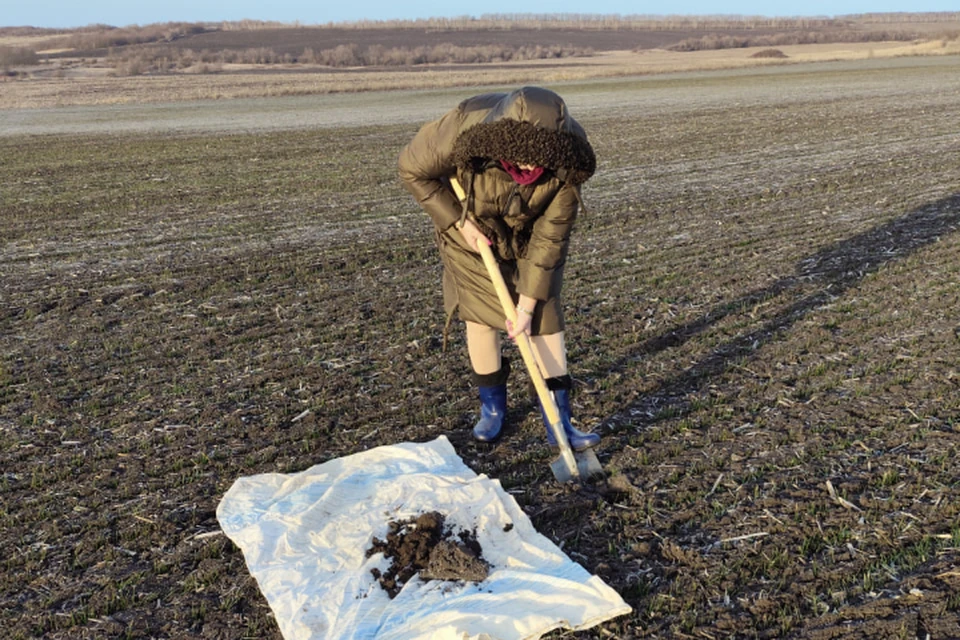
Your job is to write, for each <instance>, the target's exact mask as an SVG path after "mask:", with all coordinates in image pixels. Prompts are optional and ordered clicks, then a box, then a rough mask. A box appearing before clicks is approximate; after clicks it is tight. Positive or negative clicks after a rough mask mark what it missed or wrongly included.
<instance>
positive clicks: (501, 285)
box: [450, 178, 605, 482]
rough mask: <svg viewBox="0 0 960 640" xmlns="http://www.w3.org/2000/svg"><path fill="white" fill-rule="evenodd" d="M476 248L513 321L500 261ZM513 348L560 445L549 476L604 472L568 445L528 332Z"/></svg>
mask: <svg viewBox="0 0 960 640" xmlns="http://www.w3.org/2000/svg"><path fill="white" fill-rule="evenodd" d="M450 183H451V185H452V186H453V189H454V191H455V192H456V194H457V197H458V198H459V199H460V201H461V202H462V201H463V199H464V198H463V189H462V188H461V187H460V183H459V182H457V180H456V179H455V178H454V179H451V181H450ZM477 249H478V250H479V251H480V256H481V257H482V258H483V264H484V266H486V268H487V273H488V274H489V275H490V280H491V282H493V288H494V289H495V290H496V292H497V297H498V298H499V299H500V305H501V306H502V307H503V313H504V315H505V316H506V317H507V320H509V321H510V322H511V323H514V324H515V323H516V322H517V311H516V309H515V308H514V304H513V298H511V297H510V292H509V291H508V290H507V284H506V283H505V282H504V281H503V274H501V273H500V265H499V264H497V259H496V257H494V255H493V251H492V250H491V249H490V247H489V246H487V245H486V244H484V243H482V242H478V243H477ZM516 344H517V348H518V349H519V350H520V356H521V357H522V358H523V364H524V365H525V366H526V367H527V373H529V375H530V379H531V381H532V382H533V386H534V387H535V388H536V390H537V396H538V397H539V399H540V404H541V406H542V407H543V412H544V414H545V415H546V417H547V423H548V424H547V428H548V429H550V430H551V432H552V433H553V437H554V439H555V440H556V441H557V446H558V447H559V449H560V457H558V458H557V459H556V460H554V461H553V462H551V463H550V470H551V471H553V476H554V477H555V478H556V479H557V480H558V481H559V482H573V481H575V480H578V479H580V478H584V479H591V478H594V477H602V476H604V475H605V474H604V471H603V467H602V466H601V465H600V461H599V460H598V459H597V454H596V453H594V451H593V449H586V450H584V451H577V452H574V450H573V449H572V448H571V447H570V442H569V441H568V440H567V434H566V433H565V432H564V430H563V423H562V421H561V419H560V411H559V410H558V409H557V403H556V400H555V399H554V397H553V393H552V392H551V391H550V390H549V389H548V388H547V382H546V380H545V379H544V377H543V373H542V372H541V371H540V365H539V363H538V362H537V359H536V357H535V356H534V353H533V346H532V344H531V342H530V336H528V335H527V334H525V333H522V334H520V335H519V336H517V338H516Z"/></svg>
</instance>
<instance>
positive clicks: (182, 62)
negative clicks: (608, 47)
mask: <svg viewBox="0 0 960 640" xmlns="http://www.w3.org/2000/svg"><path fill="white" fill-rule="evenodd" d="M590 55H593V50H592V49H588V48H575V47H565V46H560V45H554V46H549V47H544V46H539V45H538V46H520V47H512V46H509V45H496V44H495V45H483V46H468V47H460V46H456V45H453V44H441V45H436V46H429V47H426V46H423V47H414V48H407V47H390V48H388V47H384V46H381V45H371V46H368V47H360V46H358V45H341V46H338V47H335V48H333V49H324V50H321V51H314V50H313V49H305V50H304V51H303V53H301V54H300V55H291V54H278V53H277V52H276V51H274V50H273V49H270V48H266V47H255V48H249V49H245V50H232V49H225V50H222V51H199V52H198V51H192V50H190V49H174V48H162V47H161V48H150V49H126V50H117V51H114V52H111V53H110V55H108V56H107V63H108V64H109V65H111V66H112V67H113V69H114V72H115V73H116V74H117V75H141V74H146V73H169V72H173V71H178V70H184V69H189V68H194V69H195V70H197V71H200V72H202V73H212V72H215V71H218V70H220V69H222V68H223V65H226V64H256V65H269V64H315V65H322V66H328V67H340V68H342V67H368V66H415V65H423V64H474V63H477V64H479V63H489V62H508V61H511V60H542V59H546V58H568V57H574V56H590Z"/></svg>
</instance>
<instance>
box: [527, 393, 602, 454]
mask: <svg viewBox="0 0 960 640" xmlns="http://www.w3.org/2000/svg"><path fill="white" fill-rule="evenodd" d="M571 382H572V381H571V380H570V376H563V377H560V378H548V379H547V388H548V389H550V390H551V391H552V392H553V398H554V401H555V402H556V403H557V410H558V411H559V412H560V422H561V424H562V425H563V432H564V433H565V434H567V441H568V442H569V443H570V448H571V449H573V450H574V451H586V450H587V449H591V448H593V447H595V446H597V445H598V444H600V436H599V435H597V434H595V433H585V432H583V431H580V430H579V429H577V428H576V427H574V426H573V422H572V421H571V420H572V418H571V415H572V414H571V410H570V387H571ZM540 414H541V415H542V416H543V424H544V426H546V429H547V444H549V445H550V446H551V447H555V446H557V439H556V438H554V437H553V430H552V429H551V428H550V426H549V422H548V420H547V412H546V411H544V409H543V405H542V404H541V405H540Z"/></svg>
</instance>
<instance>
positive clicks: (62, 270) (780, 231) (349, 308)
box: [0, 59, 960, 638]
mask: <svg viewBox="0 0 960 640" xmlns="http://www.w3.org/2000/svg"><path fill="white" fill-rule="evenodd" d="M956 72H957V61H956V60H955V59H952V60H951V59H943V60H937V61H926V60H920V59H918V60H915V61H913V62H911V61H899V62H897V63H883V62H872V63H868V64H867V63H865V64H864V66H862V67H857V66H856V65H853V64H843V65H836V66H831V65H818V66H811V67H808V68H806V69H803V68H793V69H792V70H789V71H787V70H785V71H784V72H782V73H777V72H776V71H770V70H764V71H760V72H756V73H746V72H739V73H728V72H724V73H717V74H709V73H707V74H690V75H683V74H681V75H677V76H672V77H669V78H661V79H646V80H636V81H624V82H619V83H603V82H595V83H585V84H582V85H563V86H561V87H559V88H560V89H561V92H562V93H564V94H565V95H569V96H570V101H571V105H572V109H573V110H574V112H575V113H577V114H578V115H579V114H582V115H581V119H582V120H583V122H584V124H585V125H586V126H587V128H588V131H589V132H590V133H591V135H592V140H593V142H594V144H595V146H596V149H597V152H598V156H599V158H600V167H599V171H598V174H597V176H596V177H595V178H594V180H592V181H591V182H590V183H589V184H588V186H587V188H586V189H585V199H586V201H587V204H588V211H587V212H586V213H584V214H583V216H582V217H581V220H580V224H579V227H578V230H577V232H576V234H575V239H574V247H573V251H572V254H571V255H572V257H571V261H570V264H569V266H568V273H569V281H568V284H567V287H566V289H565V295H566V305H567V309H568V314H569V318H568V319H569V322H570V328H569V345H570V359H571V361H572V363H573V367H574V368H573V374H574V376H575V378H576V380H577V383H578V384H577V394H576V396H575V407H576V415H577V416H578V418H579V419H580V420H581V422H582V424H583V425H585V426H586V427H588V428H593V429H599V430H600V431H601V432H602V433H603V434H604V443H603V445H602V446H601V449H600V452H601V456H602V458H603V460H604V463H605V466H606V467H607V468H608V469H610V470H611V471H612V472H613V474H614V475H613V477H612V478H611V480H610V483H609V486H604V487H593V488H588V489H586V490H584V491H576V490H574V489H571V488H569V487H560V486H557V485H556V484H555V483H554V482H553V481H552V480H551V476H550V473H549V467H548V465H547V462H548V461H549V459H550V453H549V451H548V450H547V449H546V448H545V447H544V443H543V438H542V436H541V430H542V426H541V425H540V424H539V419H538V416H537V413H536V411H535V410H534V409H533V407H532V405H531V404H530V403H529V402H528V401H527V399H526V398H525V397H524V392H523V389H524V384H523V382H522V379H521V377H522V376H518V377H517V379H516V380H515V382H514V383H513V384H512V385H511V390H512V395H511V398H512V400H511V409H510V416H509V417H510V423H511V425H512V426H511V427H510V429H509V430H508V432H507V434H506V437H505V438H504V440H503V441H502V442H501V443H500V444H498V445H496V446H494V447H480V446H477V445H476V444H474V443H473V442H472V441H471V439H470V436H469V427H470V424H471V411H473V409H474V401H473V399H472V395H473V394H472V391H471V389H470V388H469V381H468V376H467V375H466V374H467V370H466V365H465V361H466V356H465V346H464V344H463V342H462V339H460V337H459V336H455V337H454V340H453V344H452V352H450V353H447V354H442V353H440V349H439V343H440V340H439V337H440V333H441V330H442V324H443V318H442V311H441V305H440V301H439V277H440V273H439V266H438V264H437V260H436V258H435V256H434V250H433V248H432V246H431V244H430V239H429V229H428V225H427V223H426V220H425V218H424V216H423V215H422V214H421V213H419V212H418V211H417V210H416V208H415V206H414V204H413V203H412V202H411V201H410V199H409V197H408V196H407V195H406V194H405V192H403V191H402V190H401V188H400V187H399V185H398V184H397V182H396V179H395V176H394V163H395V157H396V153H397V152H398V151H399V148H400V147H401V146H402V145H403V144H404V143H405V142H406V141H407V140H408V139H409V137H410V136H411V135H412V134H413V132H414V131H415V129H416V126H417V124H418V123H417V122H413V121H404V122H394V123H391V124H388V125H383V126H374V125H372V124H370V125H365V126H339V127H327V128H322V127H321V128H301V129H295V130H290V131H283V130H282V131H271V130H263V131H260V132H253V133H238V132H229V131H224V132H221V133H216V134H214V133H202V134H200V133H198V134H185V133H176V134H173V133H171V134H165V135H158V134H157V132H153V131H151V132H145V133H127V134H122V135H121V134H109V133H100V134H96V135H93V134H86V135H79V134H75V135H74V134H61V135H57V136H13V137H9V136H8V137H3V138H0V147H2V149H0V152H2V153H3V156H4V158H5V162H4V163H3V165H2V167H0V181H2V183H3V184H4V185H5V188H4V190H3V191H2V192H0V216H2V219H0V223H2V228H3V229H4V234H3V244H2V250H0V273H2V290H0V294H2V304H0V349H2V351H0V353H2V361H0V367H2V369H0V456H2V457H0V460H2V468H3V471H4V476H3V478H4V479H3V484H2V485H0V488H2V493H0V497H2V502H0V523H2V527H0V530H2V532H3V533H2V535H3V549H4V551H5V553H4V558H5V559H4V571H3V573H2V584H0V612H2V613H0V620H2V621H3V625H4V627H5V628H7V629H9V630H10V632H11V637H15V638H16V637H40V636H43V637H48V638H95V637H106V636H117V635H122V634H124V633H126V634H127V635H129V636H130V637H186V636H195V637H221V638H241V637H251V636H252V637H264V638H269V637H279V632H278V631H277V629H276V625H275V623H274V622H273V621H272V619H271V616H270V613H269V610H268V608H267V607H266V603H265V602H264V601H263V599H262V597H261V596H260V594H259V592H258V590H257V588H256V585H255V584H254V583H253V581H252V580H251V579H250V578H249V577H248V574H247V572H246V569H245V567H244V565H243V560H242V557H241V556H240V554H239V552H238V550H237V549H236V548H234V547H233V546H232V545H231V544H230V543H229V542H227V541H226V540H225V539H224V537H223V536H222V535H218V534H217V525H216V520H215V517H214V509H215V508H216V504H217V502H218V501H219V498H220V496H222V494H223V492H224V491H225V490H226V488H228V487H229V486H230V484H231V483H232V482H233V481H234V480H235V479H236V478H237V477H238V476H240V475H246V474H252V473H257V472H265V471H281V472H283V471H295V470H299V469H303V468H306V467H308V466H310V465H313V464H316V463H319V462H322V461H324V460H328V459H332V458H335V457H339V456H343V455H347V454H350V453H353V452H356V451H359V450H363V449H366V448H369V447H372V446H376V445H380V444H390V443H395V442H399V441H404V440H427V439H432V438H434V437H436V436H438V435H440V434H447V435H448V436H449V437H450V438H451V441H452V442H453V443H454V445H455V447H456V448H457V450H458V452H459V453H460V454H461V455H462V456H463V457H464V459H465V461H466V462H467V463H468V464H469V465H470V466H471V467H472V468H474V469H475V470H477V471H478V472H481V473H487V474H489V475H490V476H492V477H495V478H498V479H500V480H501V482H502V483H503V484H504V486H505V487H506V488H507V489H508V490H510V491H511V492H513V493H514V495H515V497H516V498H517V500H518V501H519V502H520V504H521V505H522V506H523V508H524V509H525V511H526V512H527V513H528V514H529V515H530V516H531V518H532V519H533V521H534V524H535V525H536V526H537V528H538V530H540V531H541V532H543V533H544V534H545V535H547V536H549V537H550V538H551V539H553V540H554V541H556V542H557V543H561V544H563V548H564V550H565V551H566V552H567V553H569V554H570V555H571V556H572V557H573V558H574V559H575V560H577V561H579V562H581V563H582V564H583V565H584V566H585V567H586V568H587V569H589V570H590V571H592V572H594V573H597V574H598V575H600V576H601V577H603V578H604V579H605V580H606V581H607V582H609V583H610V584H611V585H612V586H614V588H616V589H617V590H618V591H620V592H621V593H622V594H623V596H624V597H625V598H626V599H627V601H628V602H630V604H631V605H633V607H634V608H635V613H634V614H633V615H632V616H631V617H629V618H625V619H620V620H617V621H614V622H611V623H608V624H606V625H604V627H603V630H602V632H601V631H598V630H593V631H589V632H583V633H580V634H575V635H576V636H577V637H583V638H599V637H606V636H605V635H601V634H602V633H604V632H605V633H612V634H614V635H615V636H616V637H620V638H641V637H651V638H652V637H664V638H666V637H682V636H681V635H680V634H686V635H687V636H692V637H761V638H762V637H781V636H787V637H804V638H831V637H840V636H842V637H845V638H856V637H862V638H874V637H895V636H896V634H902V635H904V636H905V637H918V636H920V637H923V635H924V633H929V634H930V635H931V637H951V636H957V635H960V631H958V629H960V627H958V625H960V622H958V618H960V600H958V599H957V596H956V593H957V591H958V588H960V582H958V580H960V577H958V574H957V572H956V570H955V566H956V565H957V563H958V560H960V559H958V555H957V554H958V551H957V549H958V547H960V528H958V527H957V525H956V522H957V520H958V515H960V513H958V511H960V509H958V499H960V488H958V482H960V476H958V472H957V470H956V462H955V460H956V457H957V453H958V451H957V448H958V443H960V432H958V427H957V420H958V417H960V416H958V413H960V411H958V408H960V404H958V399H957V398H958V397H960V394H958V393H957V386H958V384H960V377H958V373H957V371H956V362H958V361H960V358H958V356H960V353H958V351H960V340H958V337H957V329H958V321H957V318H956V315H955V310H956V309H957V308H958V294H960V275H958V272H960V269H958V261H960V246H958V244H960V240H958V236H957V233H956V231H957V227H958V224H960V194H958V179H957V176H958V175H960V166H958V165H960V153H958V151H960V142H958V140H957V137H956V131H955V123H956V122H957V116H958V113H957V111H958V110H957V107H956V105H957V104H960V101H958V97H960V81H958V80H957V78H958V77H960V75H958V74H957V73H956ZM454 95H456V94H454V93H449V94H441V95H438V96H437V97H436V102H437V104H439V103H440V102H442V100H441V99H444V100H445V99H446V97H447V96H454ZM381 97H382V96H380V97H372V98H371V99H380V98H381ZM398 100H401V101H402V100H403V97H402V95H401V96H398ZM454 101H455V98H454V99H451V100H450V104H453V102H454ZM432 115H433V114H429V115H425V117H424V118H426V117H430V116H432ZM307 411H309V413H306V414H305V413H304V412H307Z"/></svg>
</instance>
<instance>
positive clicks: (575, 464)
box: [548, 424, 607, 482]
mask: <svg viewBox="0 0 960 640" xmlns="http://www.w3.org/2000/svg"><path fill="white" fill-rule="evenodd" d="M548 427H549V428H550V429H551V430H553V433H554V437H556V436H557V435H559V436H560V438H563V440H562V441H563V443H564V444H565V445H566V446H560V447H559V450H560V455H559V456H557V458H556V459H555V460H553V461H551V462H550V471H552V472H553V477H554V478H556V479H557V481H558V482H573V481H575V480H599V479H601V478H605V477H606V475H607V474H606V473H605V472H604V470H603V466H602V465H601V464H600V460H599V459H597V454H596V453H595V452H594V450H593V449H584V450H583V451H574V450H573V449H572V448H571V447H570V445H569V444H568V443H567V442H566V435H565V434H564V433H563V427H562V426H561V425H553V424H551V425H548ZM559 441H561V440H559V439H558V442H559Z"/></svg>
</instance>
